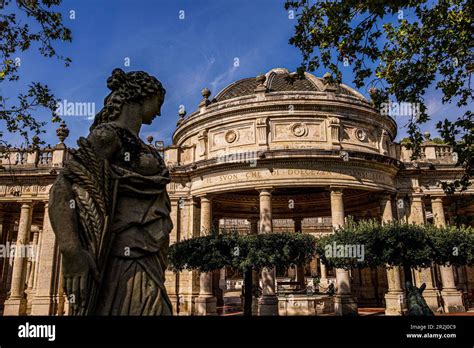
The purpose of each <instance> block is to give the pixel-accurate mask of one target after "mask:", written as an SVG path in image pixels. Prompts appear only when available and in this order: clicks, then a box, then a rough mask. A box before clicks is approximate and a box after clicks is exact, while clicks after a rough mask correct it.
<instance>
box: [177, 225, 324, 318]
mask: <svg viewBox="0 0 474 348" xmlns="http://www.w3.org/2000/svg"><path fill="white" fill-rule="evenodd" d="M315 255H316V239H315V238H314V237H313V236H311V235H308V234H303V233H271V234H259V235H242V236H241V235H238V234H237V233H231V234H226V233H222V234H212V235H210V236H204V237H198V238H192V239H188V240H184V241H181V242H179V243H176V244H173V245H172V246H171V247H170V250H169V254H168V262H169V268H170V269H171V270H173V271H174V272H178V271H181V270H183V269H188V270H198V271H200V272H211V271H213V270H216V269H221V268H224V267H230V268H233V269H235V270H239V271H242V272H243V273H244V289H245V291H244V315H251V314H252V307H251V306H252V297H253V285H254V284H252V271H260V270H262V269H263V268H264V267H281V268H283V267H285V268H286V267H290V266H291V265H299V266H301V265H304V264H306V263H307V262H309V261H310V260H311V259H312V258H313V257H314V256H315Z"/></svg>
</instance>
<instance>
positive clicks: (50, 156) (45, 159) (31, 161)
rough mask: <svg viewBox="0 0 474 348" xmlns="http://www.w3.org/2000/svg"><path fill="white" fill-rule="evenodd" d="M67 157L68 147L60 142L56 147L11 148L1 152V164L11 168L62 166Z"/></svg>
mask: <svg viewBox="0 0 474 348" xmlns="http://www.w3.org/2000/svg"><path fill="white" fill-rule="evenodd" d="M66 159H67V149H66V146H65V145H64V144H58V145H56V146H55V147H54V148H51V147H45V148H40V149H21V148H20V149H19V148H10V149H6V150H4V151H3V152H0V165H1V166H2V167H4V168H11V169H14V168H43V167H62V165H63V163H64V161H65V160H66Z"/></svg>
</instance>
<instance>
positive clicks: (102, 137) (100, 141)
mask: <svg viewBox="0 0 474 348" xmlns="http://www.w3.org/2000/svg"><path fill="white" fill-rule="evenodd" d="M87 140H88V141H89V143H90V144H91V146H92V148H93V149H94V152H95V154H96V155H98V157H100V158H102V159H108V160H110V158H112V157H113V156H114V154H115V153H116V151H118V149H119V147H120V145H119V142H118V139H117V136H116V134H115V132H114V131H113V130H112V129H110V128H105V127H98V128H97V129H95V130H93V131H92V132H91V133H90V134H89V136H88V137H87ZM74 200H75V196H74V193H73V191H72V186H71V183H70V181H69V180H68V179H67V178H66V177H65V176H64V175H63V174H62V173H61V174H60V175H59V176H58V178H57V180H56V182H55V183H54V185H53V187H52V189H51V193H50V203H49V217H50V220H51V226H52V228H53V230H54V233H55V235H56V238H57V241H58V246H59V249H60V251H61V253H63V255H65V256H68V255H74V254H76V253H77V252H78V251H79V250H80V249H81V248H82V246H81V243H80V240H79V230H78V229H79V225H80V221H79V219H78V215H77V212H76V209H75V208H76V207H77V205H76V203H75V201H74Z"/></svg>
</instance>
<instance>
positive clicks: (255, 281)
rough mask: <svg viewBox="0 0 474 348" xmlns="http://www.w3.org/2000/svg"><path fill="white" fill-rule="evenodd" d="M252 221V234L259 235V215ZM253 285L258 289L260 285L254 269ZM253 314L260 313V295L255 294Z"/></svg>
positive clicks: (251, 219) (250, 220)
mask: <svg viewBox="0 0 474 348" xmlns="http://www.w3.org/2000/svg"><path fill="white" fill-rule="evenodd" d="M248 221H249V222H250V234H251V235H257V234H258V221H259V219H258V217H252V218H250V219H248ZM252 285H253V288H254V289H256V288H258V287H260V276H259V274H258V272H257V271H256V270H252ZM252 315H258V297H257V296H253V298H252Z"/></svg>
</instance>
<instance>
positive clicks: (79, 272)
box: [49, 69, 172, 315]
mask: <svg viewBox="0 0 474 348" xmlns="http://www.w3.org/2000/svg"><path fill="white" fill-rule="evenodd" d="M107 86H108V87H109V89H110V90H111V91H112V92H111V93H110V94H109V95H108V96H107V97H106V98H105V100H104V107H103V109H102V110H101V111H100V112H99V113H98V114H97V115H96V117H95V120H94V123H93V125H92V126H91V128H90V134H89V135H88V137H87V139H86V138H80V139H79V140H78V145H79V147H78V148H77V149H76V150H70V159H69V160H68V161H67V162H66V164H65V167H64V169H63V171H62V172H61V174H60V175H59V177H58V179H57V181H56V182H55V184H54V186H53V188H52V190H51V201H50V205H49V214H50V218H51V224H52V227H53V229H54V232H55V234H56V237H57V241H58V245H59V248H60V251H61V254H62V274H63V285H64V288H65V291H66V294H67V295H68V298H69V301H70V305H71V307H72V308H71V309H72V310H71V314H73V315H171V303H170V301H169V298H168V296H167V294H166V289H165V286H164V272H165V269H166V259H167V252H168V246H169V233H170V231H171V229H172V223H171V219H170V217H169V213H170V209H171V205H170V200H169V197H168V194H167V192H166V184H167V183H168V182H169V181H170V178H169V172H168V170H167V169H166V166H165V164H164V162H163V160H162V158H161V157H160V155H159V153H158V151H157V150H156V149H155V148H153V147H151V146H149V145H146V144H145V143H144V142H143V141H142V140H141V139H140V138H139V136H138V134H139V132H140V128H141V125H142V124H151V122H152V121H153V119H154V118H155V117H156V116H157V115H160V109H161V105H162V103H163V100H164V96H165V89H164V88H163V87H162V86H161V83H160V82H159V81H158V80H157V79H156V78H154V77H152V76H150V75H148V74H147V73H145V72H141V71H138V72H129V73H125V72H123V71H122V70H121V69H115V70H114V71H113V72H112V75H111V76H110V77H109V79H108V80H107Z"/></svg>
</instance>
